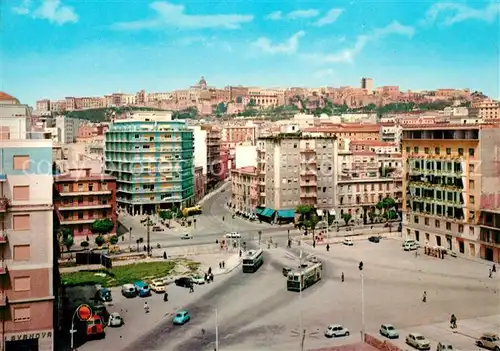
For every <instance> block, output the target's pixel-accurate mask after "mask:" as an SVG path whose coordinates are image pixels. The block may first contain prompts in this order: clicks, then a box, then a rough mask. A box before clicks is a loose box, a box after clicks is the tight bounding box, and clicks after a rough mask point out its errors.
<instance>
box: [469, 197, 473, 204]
mask: <svg viewBox="0 0 500 351" xmlns="http://www.w3.org/2000/svg"><path fill="white" fill-rule="evenodd" d="M469 202H470V203H471V204H474V196H469Z"/></svg>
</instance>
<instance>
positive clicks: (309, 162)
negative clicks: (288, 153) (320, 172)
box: [300, 157, 317, 165]
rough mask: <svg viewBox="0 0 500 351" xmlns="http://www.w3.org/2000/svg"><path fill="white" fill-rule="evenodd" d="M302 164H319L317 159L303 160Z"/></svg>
mask: <svg viewBox="0 0 500 351" xmlns="http://www.w3.org/2000/svg"><path fill="white" fill-rule="evenodd" d="M300 162H301V163H302V164H307V165H315V164H316V163H317V161H316V157H309V158H302V159H301V160H300Z"/></svg>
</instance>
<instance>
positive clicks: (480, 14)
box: [422, 1, 500, 26]
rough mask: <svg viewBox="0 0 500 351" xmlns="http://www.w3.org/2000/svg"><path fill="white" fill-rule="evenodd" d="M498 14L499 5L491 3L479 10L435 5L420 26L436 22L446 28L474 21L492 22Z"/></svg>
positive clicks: (450, 5) (448, 4)
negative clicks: (439, 22)
mask: <svg viewBox="0 0 500 351" xmlns="http://www.w3.org/2000/svg"><path fill="white" fill-rule="evenodd" d="M499 14H500V4H499V3H497V2H495V1H492V2H490V3H489V4H488V5H486V6H485V7H483V8H481V9H474V8H472V7H469V6H467V5H464V4H456V3H436V4H433V5H432V6H431V7H430V8H429V10H428V11H427V13H426V16H425V19H424V20H423V21H422V24H433V23H435V22H436V21H438V20H441V23H442V24H444V25H446V26H451V25H453V24H455V23H459V22H463V21H466V20H470V19H474V20H478V21H484V22H489V23H491V22H493V21H494V20H495V19H496V18H497V17H498V15H499Z"/></svg>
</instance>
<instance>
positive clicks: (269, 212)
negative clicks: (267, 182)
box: [260, 207, 276, 217]
mask: <svg viewBox="0 0 500 351" xmlns="http://www.w3.org/2000/svg"><path fill="white" fill-rule="evenodd" d="M275 212H276V211H275V210H273V209H272V208H267V207H266V208H265V209H263V210H262V212H261V213H260V215H261V216H264V217H272V216H273V214H274V213H275Z"/></svg>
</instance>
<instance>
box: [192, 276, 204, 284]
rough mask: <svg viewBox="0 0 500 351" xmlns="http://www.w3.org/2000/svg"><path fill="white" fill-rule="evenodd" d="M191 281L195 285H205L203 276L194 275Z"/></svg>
mask: <svg viewBox="0 0 500 351" xmlns="http://www.w3.org/2000/svg"><path fill="white" fill-rule="evenodd" d="M191 281H192V282H193V283H194V284H197V285H203V284H205V278H204V277H202V276H201V275H193V276H192V277H191Z"/></svg>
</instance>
